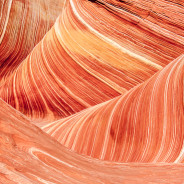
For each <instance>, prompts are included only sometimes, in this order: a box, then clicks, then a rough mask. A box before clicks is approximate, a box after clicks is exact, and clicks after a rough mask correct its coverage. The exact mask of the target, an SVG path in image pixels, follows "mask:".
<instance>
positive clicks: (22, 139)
mask: <svg viewBox="0 0 184 184" xmlns="http://www.w3.org/2000/svg"><path fill="white" fill-rule="evenodd" d="M0 130H1V131H0V153H1V154H0V171H1V174H0V182H1V183H8V184H14V183H22V184H24V183H25V184H31V183H49V184H55V183H66V184H67V183H69V184H71V183H81V184H83V183H90V184H92V183H93V184H94V183H109V184H110V183H113V184H114V183H130V184H131V183H132V184H133V183H135V182H136V183H142V182H143V181H144V183H149V182H153V183H154V182H159V183H164V184H165V183H171V182H172V183H174V182H178V183H181V182H182V181H183V180H184V176H183V172H184V168H183V167H182V165H178V164H172V165H169V164H165V165H164V164H161V165H156V164H151V165H145V164H142V165H137V164H118V163H113V162H103V161H100V160H96V159H92V158H89V157H83V156H80V155H78V154H75V153H72V152H71V151H69V150H68V149H66V148H64V147H63V146H61V145H60V144H59V143H57V142H56V141H54V140H52V139H51V138H50V137H49V136H48V135H47V134H45V133H43V132H42V131H41V130H40V129H38V128H37V127H35V126H34V125H32V124H31V123H30V121H29V120H28V119H27V118H26V117H24V116H23V115H22V114H20V113H19V112H17V111H15V110H14V109H13V108H11V107H10V106H9V105H7V104H6V103H5V102H3V101H2V100H0ZM168 171H169V172H168ZM129 173H131V175H130V174H129ZM177 176H180V177H178V178H177Z"/></svg>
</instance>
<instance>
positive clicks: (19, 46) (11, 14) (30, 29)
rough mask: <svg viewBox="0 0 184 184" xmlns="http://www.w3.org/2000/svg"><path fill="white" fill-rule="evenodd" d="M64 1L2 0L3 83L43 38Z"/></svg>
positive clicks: (0, 48)
mask: <svg viewBox="0 0 184 184" xmlns="http://www.w3.org/2000/svg"><path fill="white" fill-rule="evenodd" d="M63 4H64V0H24V1H23V0H1V2H0V81H1V82H3V81H4V80H5V79H6V78H7V77H8V76H9V75H10V74H11V73H12V72H13V71H14V70H15V69H16V68H17V67H18V66H19V64H20V63H21V62H22V61H23V60H24V59H25V58H26V56H27V55H28V54H29V53H30V51H31V50H32V49H33V47H34V46H35V45H36V44H37V43H38V42H39V41H40V40H41V39H42V38H43V36H44V35H45V33H46V32H47V31H48V30H49V29H50V28H51V26H52V25H53V24H54V22H55V20H56V18H57V17H58V15H59V14H60V13H61V11H62V7H63Z"/></svg>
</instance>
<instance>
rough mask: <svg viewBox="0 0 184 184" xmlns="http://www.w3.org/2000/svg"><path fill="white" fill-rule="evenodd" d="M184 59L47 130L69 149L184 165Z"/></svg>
mask: <svg viewBox="0 0 184 184" xmlns="http://www.w3.org/2000/svg"><path fill="white" fill-rule="evenodd" d="M183 79H184V55H182V56H181V57H179V58H178V59H176V60H174V61H173V62H172V63H170V64H169V65H168V66H166V67H165V68H164V69H163V70H162V71H160V72H158V73H157V74H155V75H154V76H153V77H152V78H151V79H149V80H147V81H146V82H144V83H143V84H141V85H139V86H136V87H135V88H133V89H132V90H130V91H129V92H127V93H126V94H125V95H122V96H119V97H117V98H115V99H113V100H110V101H108V102H105V103H102V104H99V105H97V106H94V107H91V108H89V109H86V110H84V111H82V112H80V113H77V114H75V115H73V116H71V117H68V118H65V119H62V120H59V121H57V122H53V123H51V124H48V125H46V126H45V127H42V128H43V130H44V131H46V132H47V133H48V134H50V135H52V136H53V137H54V138H55V139H56V140H58V141H59V142H60V143H61V144H63V145H65V146H66V147H68V148H70V149H72V150H74V151H76V152H78V153H80V154H86V155H89V156H92V157H95V158H100V159H105V160H112V161H118V162H184V147H183V142H184V124H183V122H184V101H183V100H184V96H183V92H184V83H183Z"/></svg>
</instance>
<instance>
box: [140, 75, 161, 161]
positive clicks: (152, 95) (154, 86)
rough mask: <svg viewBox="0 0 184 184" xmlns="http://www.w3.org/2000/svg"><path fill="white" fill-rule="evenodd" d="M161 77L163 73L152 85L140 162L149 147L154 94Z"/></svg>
mask: <svg viewBox="0 0 184 184" xmlns="http://www.w3.org/2000/svg"><path fill="white" fill-rule="evenodd" d="M163 75H164V74H163V73H160V74H159V75H158V76H157V79H156V81H155V82H154V85H153V88H152V93H151V100H150V104H149V113H148V114H149V115H148V117H149V120H148V123H149V125H148V130H147V139H146V142H147V144H146V146H145V148H144V150H143V153H142V155H141V160H144V159H145V157H146V153H148V151H149V147H150V143H151V130H152V128H150V127H152V119H153V115H154V110H153V109H154V107H155V105H154V94H155V93H156V90H157V87H158V84H159V82H160V78H162V76H163ZM148 82H149V81H148Z"/></svg>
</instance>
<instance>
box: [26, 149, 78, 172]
mask: <svg viewBox="0 0 184 184" xmlns="http://www.w3.org/2000/svg"><path fill="white" fill-rule="evenodd" d="M28 152H29V153H30V154H31V155H32V156H33V157H34V158H35V159H37V160H39V161H40V162H42V163H43V164H45V165H47V164H46V163H45V162H44V161H42V160H40V159H39V158H38V157H37V156H36V155H35V154H34V152H39V153H42V154H43V155H47V156H48V157H50V158H52V159H54V160H56V161H58V162H59V163H61V164H63V165H65V166H67V167H70V168H76V167H75V166H74V165H71V164H69V163H66V162H64V161H62V160H60V159H58V158H56V157H54V156H52V155H50V154H49V153H47V152H45V151H42V150H40V149H38V148H35V147H31V148H29V151H28ZM49 166H50V165H49ZM50 167H51V166H50ZM76 169H78V170H79V168H76Z"/></svg>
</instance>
